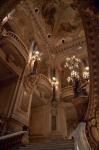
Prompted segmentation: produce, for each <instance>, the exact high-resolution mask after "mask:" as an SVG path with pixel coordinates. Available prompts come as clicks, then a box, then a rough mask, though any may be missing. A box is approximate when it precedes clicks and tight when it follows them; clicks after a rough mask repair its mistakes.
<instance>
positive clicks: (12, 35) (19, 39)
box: [5, 31, 28, 55]
mask: <svg viewBox="0 0 99 150" xmlns="http://www.w3.org/2000/svg"><path fill="white" fill-rule="evenodd" d="M5 36H6V37H10V38H14V39H15V40H16V41H17V42H18V43H19V45H20V46H21V47H23V49H24V50H25V52H26V54H27V55H28V49H27V48H26V46H25V44H24V43H23V41H22V40H21V38H20V37H19V36H18V35H16V34H15V33H13V32H11V31H8V32H7V33H6V35H5Z"/></svg>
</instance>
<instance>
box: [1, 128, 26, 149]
mask: <svg viewBox="0 0 99 150" xmlns="http://www.w3.org/2000/svg"><path fill="white" fill-rule="evenodd" d="M26 133H27V131H19V132H16V133H13V134H9V135H4V136H1V137H0V150H9V149H11V147H12V146H14V145H16V144H20V143H22V137H23V136H24V135H25V134H26Z"/></svg>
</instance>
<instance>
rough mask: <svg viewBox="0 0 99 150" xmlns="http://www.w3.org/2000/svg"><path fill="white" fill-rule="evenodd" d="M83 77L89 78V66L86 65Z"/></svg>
mask: <svg viewBox="0 0 99 150" xmlns="http://www.w3.org/2000/svg"><path fill="white" fill-rule="evenodd" d="M83 78H84V79H89V67H88V66H87V67H85V69H84V71H83Z"/></svg>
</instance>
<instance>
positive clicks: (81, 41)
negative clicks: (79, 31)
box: [53, 37, 86, 54]
mask: <svg viewBox="0 0 99 150" xmlns="http://www.w3.org/2000/svg"><path fill="white" fill-rule="evenodd" d="M85 43H86V39H85V37H81V38H79V39H75V40H74V41H72V42H66V43H64V44H63V45H60V46H57V47H56V48H55V49H54V51H53V53H56V54H59V53H61V52H65V51H66V49H70V48H73V47H79V46H82V45H83V44H85Z"/></svg>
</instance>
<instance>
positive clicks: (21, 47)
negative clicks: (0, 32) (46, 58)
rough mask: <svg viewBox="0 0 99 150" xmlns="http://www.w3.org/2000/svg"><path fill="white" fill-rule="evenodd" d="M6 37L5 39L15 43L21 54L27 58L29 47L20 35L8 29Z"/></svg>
mask: <svg viewBox="0 0 99 150" xmlns="http://www.w3.org/2000/svg"><path fill="white" fill-rule="evenodd" d="M4 38H5V40H8V41H10V42H11V43H12V44H13V45H15V47H16V48H17V49H18V50H19V52H20V54H21V55H23V56H24V58H25V59H26V60H27V56H28V49H27V47H26V46H25V44H24V43H23V41H22V40H21V38H20V37H19V36H18V35H16V34H15V33H13V32H11V31H8V32H6V34H4ZM4 38H3V39H4Z"/></svg>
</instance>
